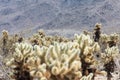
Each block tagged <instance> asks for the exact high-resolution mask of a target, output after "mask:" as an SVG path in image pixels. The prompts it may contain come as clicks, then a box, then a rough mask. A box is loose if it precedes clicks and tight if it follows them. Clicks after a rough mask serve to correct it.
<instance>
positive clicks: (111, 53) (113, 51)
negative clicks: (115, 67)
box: [101, 46, 119, 63]
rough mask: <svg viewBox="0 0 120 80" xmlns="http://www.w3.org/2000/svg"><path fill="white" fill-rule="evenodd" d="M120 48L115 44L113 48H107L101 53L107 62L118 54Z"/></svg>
mask: <svg viewBox="0 0 120 80" xmlns="http://www.w3.org/2000/svg"><path fill="white" fill-rule="evenodd" d="M118 54H119V48H118V47H117V46H113V47H111V48H107V49H105V53H102V54H101V57H102V60H103V62H105V63H108V62H110V61H111V60H112V59H113V58H115V57H116V56H118Z"/></svg>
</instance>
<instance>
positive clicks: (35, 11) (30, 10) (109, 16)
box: [0, 0, 120, 36]
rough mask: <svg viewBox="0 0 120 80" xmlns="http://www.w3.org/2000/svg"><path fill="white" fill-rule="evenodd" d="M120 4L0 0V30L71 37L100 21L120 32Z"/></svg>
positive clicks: (108, 29)
mask: <svg viewBox="0 0 120 80" xmlns="http://www.w3.org/2000/svg"><path fill="white" fill-rule="evenodd" d="M119 6H120V0H114V1H113V0H0V31H2V30H3V29H7V30H8V31H9V32H10V33H18V32H20V33H21V34H24V33H28V34H29V35H30V33H33V32H35V31H37V30H38V29H44V30H46V31H47V32H48V34H62V35H66V36H71V35H73V34H74V33H75V32H76V33H80V31H82V30H83V29H87V30H90V31H92V30H93V27H94V25H95V23H97V22H99V23H102V24H103V28H102V29H103V31H104V32H109V33H110V32H115V31H117V32H119V31H120V26H119V25H120V7H119ZM113 27H114V29H111V28H113ZM118 28H119V29H118Z"/></svg>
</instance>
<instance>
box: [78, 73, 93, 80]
mask: <svg viewBox="0 0 120 80" xmlns="http://www.w3.org/2000/svg"><path fill="white" fill-rule="evenodd" d="M92 77H93V73H90V74H89V75H88V76H83V77H82V78H81V79H80V80H92Z"/></svg>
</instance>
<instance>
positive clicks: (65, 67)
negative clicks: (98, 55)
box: [45, 42, 82, 78]
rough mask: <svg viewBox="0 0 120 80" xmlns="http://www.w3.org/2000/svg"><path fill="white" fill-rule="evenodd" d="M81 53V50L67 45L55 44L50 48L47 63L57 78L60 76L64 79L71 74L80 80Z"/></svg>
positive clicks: (46, 58) (46, 57)
mask: <svg viewBox="0 0 120 80" xmlns="http://www.w3.org/2000/svg"><path fill="white" fill-rule="evenodd" d="M69 45H71V44H69ZM79 53H80V51H79V49H75V48H72V47H70V46H68V44H67V43H66V44H65V43H57V42H55V43H54V45H51V46H50V47H49V48H48V50H47V53H46V56H45V61H46V64H47V65H48V66H49V68H50V69H51V73H52V74H53V75H55V76H58V75H60V76H61V78H64V76H66V77H67V74H68V73H69V74H71V75H76V76H77V77H78V76H79V78H80V77H81V76H82V75H81V74H80V73H81V71H79V69H81V62H80V59H79Z"/></svg>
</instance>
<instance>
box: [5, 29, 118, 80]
mask: <svg viewBox="0 0 120 80" xmlns="http://www.w3.org/2000/svg"><path fill="white" fill-rule="evenodd" d="M101 35H102V34H101ZM74 37H75V38H74V39H73V40H70V39H67V38H64V37H59V36H57V37H55V36H53V37H52V36H46V35H45V34H44V32H42V31H39V32H38V34H36V35H34V36H32V37H31V38H30V39H29V40H26V41H28V42H27V43H26V42H21V43H15V45H14V47H15V51H14V54H13V55H12V57H11V59H9V60H8V61H7V63H6V65H8V66H10V67H11V68H13V71H12V74H13V75H14V76H13V78H14V79H15V80H18V79H22V80H34V79H37V80H92V78H93V75H94V72H93V73H89V74H88V75H83V72H84V71H83V69H84V68H85V69H87V68H91V66H94V67H95V66H96V65H97V60H96V59H95V57H94V55H95V54H96V53H100V52H101V51H100V50H101V48H100V45H99V43H98V42H94V40H93V39H92V38H91V37H90V35H89V34H88V33H87V32H84V33H82V34H80V35H78V34H75V36H74ZM106 39H107V40H106ZM109 40H116V41H118V40H119V36H118V35H117V34H112V35H106V34H104V35H103V36H101V40H100V41H102V42H106V43H107V41H109ZM29 41H30V43H29ZM118 53H119V49H118V47H117V46H114V47H108V48H107V49H105V54H101V56H100V57H102V59H103V60H104V61H105V62H106V63H107V62H109V60H110V59H112V58H113V57H115V56H117V54H118ZM84 63H85V64H88V65H85V66H84Z"/></svg>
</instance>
